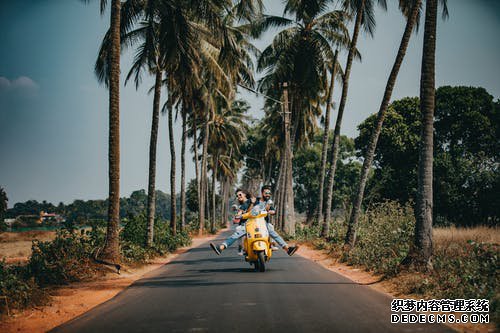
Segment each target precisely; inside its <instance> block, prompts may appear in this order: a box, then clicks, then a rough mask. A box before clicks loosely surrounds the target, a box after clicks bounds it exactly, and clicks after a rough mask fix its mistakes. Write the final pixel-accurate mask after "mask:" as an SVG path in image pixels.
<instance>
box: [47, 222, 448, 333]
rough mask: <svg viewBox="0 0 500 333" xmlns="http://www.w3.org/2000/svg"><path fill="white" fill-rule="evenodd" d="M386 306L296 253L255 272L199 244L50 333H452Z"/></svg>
mask: <svg viewBox="0 0 500 333" xmlns="http://www.w3.org/2000/svg"><path fill="white" fill-rule="evenodd" d="M227 235H229V233H228V232H226V233H225V234H223V235H221V237H225V236H227ZM299 251H300V250H299ZM390 302H391V299H390V298H389V297H387V296H386V295H384V294H382V293H379V292H377V291H374V290H373V289H371V288H370V287H368V286H362V285H357V284H356V283H354V282H352V281H351V280H349V279H347V278H345V277H342V276H340V275H338V274H336V273H334V272H331V271H329V270H327V269H325V268H323V267H321V266H320V265H318V264H316V263H314V262H312V261H310V260H307V259H304V258H302V257H300V256H297V255H295V256H293V257H288V256H287V255H286V254H285V253H284V252H283V251H279V252H275V253H274V255H273V258H272V259H271V262H270V263H269V264H268V266H267V271H266V272H265V273H260V272H254V271H253V268H251V267H250V265H248V264H247V263H246V262H244V260H243V259H242V257H239V256H237V254H236V248H235V247H234V248H233V247H232V248H230V249H228V250H226V251H225V252H224V253H223V254H222V256H217V255H216V254H215V253H214V252H213V251H212V250H211V249H210V248H209V246H208V243H205V244H202V245H201V246H199V247H197V248H193V249H191V250H189V251H187V252H186V253H184V254H181V255H179V256H178V257H177V258H176V259H175V260H173V261H172V262H170V263H169V264H167V265H165V266H163V267H161V268H159V269H158V270H155V271H154V272H151V273H150V274H148V275H147V276H145V277H144V278H143V279H141V280H138V281H136V282H135V283H134V284H132V285H131V286H130V287H129V288H127V289H126V290H124V291H123V292H121V293H120V294H118V295H117V296H116V297H114V298H113V299H111V300H109V301H108V302H106V303H103V304H101V305H99V306H98V307H96V308H94V309H93V310H91V311H89V312H87V313H85V314H83V315H82V316H80V317H78V318H76V319H74V320H72V321H70V322H68V323H66V324H64V325H62V326H59V327H57V328H55V329H54V330H53V332H120V333H121V332H252V333H260V332H377V333H379V332H452V331H451V330H450V329H449V328H447V327H445V326H440V325H431V324H422V325H416V324H391V323H390Z"/></svg>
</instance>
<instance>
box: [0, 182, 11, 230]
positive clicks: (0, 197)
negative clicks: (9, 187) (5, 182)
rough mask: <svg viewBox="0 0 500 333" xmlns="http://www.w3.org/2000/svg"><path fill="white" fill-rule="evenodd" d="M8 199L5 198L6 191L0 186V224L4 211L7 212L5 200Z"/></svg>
mask: <svg viewBox="0 0 500 333" xmlns="http://www.w3.org/2000/svg"><path fill="white" fill-rule="evenodd" d="M8 201H9V199H8V198H7V193H5V190H4V189H3V188H2V187H0V219H2V220H0V224H1V223H3V216H4V214H5V212H7V202H8Z"/></svg>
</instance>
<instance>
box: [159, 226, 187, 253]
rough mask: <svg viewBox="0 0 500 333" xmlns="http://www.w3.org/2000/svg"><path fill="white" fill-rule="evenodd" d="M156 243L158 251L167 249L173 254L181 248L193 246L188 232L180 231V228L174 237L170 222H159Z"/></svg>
mask: <svg viewBox="0 0 500 333" xmlns="http://www.w3.org/2000/svg"><path fill="white" fill-rule="evenodd" d="M154 243H155V246H157V247H158V250H164V249H166V250H167V251H169V252H173V251H175V250H176V249H177V248H179V247H182V246H187V245H189V244H191V237H190V236H189V232H188V230H180V229H179V228H178V229H177V234H176V235H175V236H174V235H173V234H172V231H171V229H170V223H169V222H168V221H158V222H157V223H156V224H155V235H154Z"/></svg>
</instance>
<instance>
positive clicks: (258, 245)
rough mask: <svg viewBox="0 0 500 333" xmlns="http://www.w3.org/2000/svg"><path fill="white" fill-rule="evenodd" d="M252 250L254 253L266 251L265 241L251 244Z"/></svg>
mask: <svg viewBox="0 0 500 333" xmlns="http://www.w3.org/2000/svg"><path fill="white" fill-rule="evenodd" d="M252 249H253V250H254V251H266V250H267V244H266V242H265V241H255V242H253V244H252Z"/></svg>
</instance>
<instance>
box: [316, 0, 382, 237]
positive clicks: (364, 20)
mask: <svg viewBox="0 0 500 333" xmlns="http://www.w3.org/2000/svg"><path fill="white" fill-rule="evenodd" d="M379 3H380V4H381V5H382V7H383V8H384V9H385V8H387V6H386V2H385V0H379ZM344 7H345V8H346V10H348V11H350V12H353V13H356V19H355V21H354V32H353V34H352V39H351V44H350V47H349V53H348V54H347V63H346V66H345V71H344V78H343V80H342V95H341V98H340V103H339V110H338V114H337V120H336V122H335V129H334V136H333V145H332V155H331V156H332V157H331V161H330V175H329V178H328V186H327V189H328V193H327V198H326V206H325V217H324V220H323V228H322V230H321V236H322V237H326V236H328V233H329V230H330V219H331V210H332V199H333V184H334V180H335V171H336V168H337V160H338V155H339V151H340V127H341V125H342V117H343V115H344V109H345V104H346V102H347V92H348V89H349V76H350V74H351V66H352V61H353V60H354V57H355V55H356V52H357V50H356V44H357V42H358V36H359V30H360V29H361V27H362V26H363V28H364V29H365V31H367V32H368V33H369V34H370V35H373V31H374V28H375V19H374V17H373V15H374V14H373V7H374V0H345V1H344Z"/></svg>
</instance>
